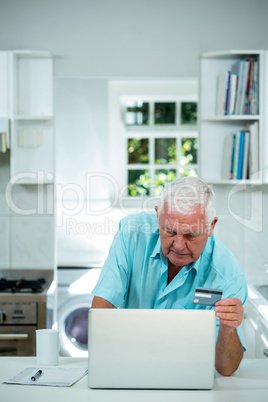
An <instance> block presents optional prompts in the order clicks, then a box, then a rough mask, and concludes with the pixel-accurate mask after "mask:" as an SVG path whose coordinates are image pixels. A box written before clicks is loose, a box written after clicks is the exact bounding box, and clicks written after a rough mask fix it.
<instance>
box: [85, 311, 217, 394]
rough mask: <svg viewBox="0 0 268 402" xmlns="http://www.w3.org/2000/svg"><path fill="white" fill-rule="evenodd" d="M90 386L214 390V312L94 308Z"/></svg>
mask: <svg viewBox="0 0 268 402" xmlns="http://www.w3.org/2000/svg"><path fill="white" fill-rule="evenodd" d="M88 317H89V319H88V386H89V387H90V388H130V389H211V388H213V384H214V371H215V370H214V366H215V332H216V318H215V312H214V310H158V309H152V310H149V309H148V310H143V309H91V310H89V316H88Z"/></svg>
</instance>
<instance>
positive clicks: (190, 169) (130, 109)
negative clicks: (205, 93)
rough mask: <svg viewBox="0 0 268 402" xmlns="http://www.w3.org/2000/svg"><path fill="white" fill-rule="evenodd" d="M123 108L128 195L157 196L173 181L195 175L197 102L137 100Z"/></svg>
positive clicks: (196, 173) (196, 170)
mask: <svg viewBox="0 0 268 402" xmlns="http://www.w3.org/2000/svg"><path fill="white" fill-rule="evenodd" d="M130 105H131V106H130ZM123 108H125V116H126V118H125V124H126V131H125V136H126V153H127V161H128V163H127V167H126V168H127V185H128V195H129V196H132V197H133V196H152V195H153V196H158V195H159V194H160V193H161V190H162V188H163V186H165V185H166V184H167V183H168V182H170V181H172V180H174V179H175V178H177V177H179V176H188V175H192V176H197V175H198V169H197V163H198V154H197V153H198V138H197V102H179V101H177V102H174V101H170V102H169V101H160V100H159V101H158V100H156V101H150V102H149V101H147V100H142V99H137V100H134V101H132V102H131V101H129V102H127V101H126V103H125V104H123ZM141 129H142V131H141Z"/></svg>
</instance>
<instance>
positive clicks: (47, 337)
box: [36, 329, 59, 366]
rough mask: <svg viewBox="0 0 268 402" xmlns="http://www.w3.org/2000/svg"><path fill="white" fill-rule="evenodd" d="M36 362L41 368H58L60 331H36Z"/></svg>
mask: <svg viewBox="0 0 268 402" xmlns="http://www.w3.org/2000/svg"><path fill="white" fill-rule="evenodd" d="M36 360H37V365H39V366H57V365H58V364H59V331H58V330H56V329H37V330H36Z"/></svg>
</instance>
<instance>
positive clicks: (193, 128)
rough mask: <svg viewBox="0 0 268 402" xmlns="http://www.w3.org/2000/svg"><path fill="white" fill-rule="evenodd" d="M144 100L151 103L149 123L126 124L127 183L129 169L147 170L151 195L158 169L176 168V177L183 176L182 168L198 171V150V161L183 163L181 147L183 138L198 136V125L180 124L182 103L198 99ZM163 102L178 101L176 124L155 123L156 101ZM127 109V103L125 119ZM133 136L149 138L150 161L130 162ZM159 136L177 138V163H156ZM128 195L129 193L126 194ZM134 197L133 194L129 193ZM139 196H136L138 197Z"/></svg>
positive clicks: (153, 190) (124, 108)
mask: <svg viewBox="0 0 268 402" xmlns="http://www.w3.org/2000/svg"><path fill="white" fill-rule="evenodd" d="M132 100H133V99H132ZM142 102H144V103H145V102H146V103H149V122H150V123H149V124H148V125H133V126H132V125H130V126H128V125H125V128H126V131H125V138H126V143H125V150H126V152H125V183H127V184H128V171H129V170H147V171H149V175H150V188H149V194H150V195H149V196H154V193H155V171H157V170H175V172H176V177H177V178H179V177H181V169H187V170H188V169H196V170H197V172H198V152H197V163H196V164H194V163H192V164H190V163H189V164H187V165H182V164H181V159H182V155H181V149H182V138H198V128H197V124H196V125H190V124H189V125H187V124H180V115H181V103H183V102H196V103H197V100H196V99H181V100H180V101H174V100H172V99H169V98H168V99H167V98H165V99H164V100H163V99H159V98H156V99H154V100H146V99H143V100H142ZM158 102H159V103H161V102H163V103H164V102H175V103H176V117H175V123H174V124H154V103H158ZM125 111H126V104H125V105H123V119H124V121H125ZM131 138H137V139H148V149H149V163H141V164H138V163H135V164H129V163H128V140H129V139H131ZM157 138H167V139H168V138H176V152H177V158H176V163H175V164H171V163H169V164H156V163H154V161H155V139H157ZM126 195H128V194H126ZM128 196H129V197H131V198H133V196H130V195H128ZM138 197H139V196H135V198H138Z"/></svg>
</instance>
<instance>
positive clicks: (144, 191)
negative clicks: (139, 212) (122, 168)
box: [128, 169, 150, 197]
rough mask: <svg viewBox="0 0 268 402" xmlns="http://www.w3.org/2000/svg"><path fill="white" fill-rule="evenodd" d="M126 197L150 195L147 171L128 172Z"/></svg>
mask: <svg viewBox="0 0 268 402" xmlns="http://www.w3.org/2000/svg"><path fill="white" fill-rule="evenodd" d="M128 195H131V196H134V197H135V196H136V197H137V196H139V197H141V196H146V195H150V174H149V170H141V169H138V170H129V171H128Z"/></svg>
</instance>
